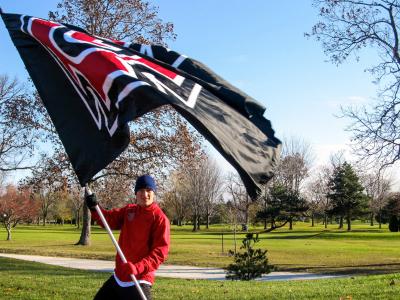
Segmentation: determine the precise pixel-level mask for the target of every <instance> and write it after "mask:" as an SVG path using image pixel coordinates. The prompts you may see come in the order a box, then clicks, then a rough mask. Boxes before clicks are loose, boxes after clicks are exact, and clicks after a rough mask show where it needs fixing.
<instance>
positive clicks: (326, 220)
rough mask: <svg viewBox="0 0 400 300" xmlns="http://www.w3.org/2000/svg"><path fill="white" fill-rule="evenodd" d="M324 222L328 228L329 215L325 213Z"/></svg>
mask: <svg viewBox="0 0 400 300" xmlns="http://www.w3.org/2000/svg"><path fill="white" fill-rule="evenodd" d="M324 224H325V228H328V215H327V214H324Z"/></svg>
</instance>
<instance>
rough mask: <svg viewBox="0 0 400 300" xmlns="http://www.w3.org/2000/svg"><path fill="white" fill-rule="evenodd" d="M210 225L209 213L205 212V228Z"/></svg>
mask: <svg viewBox="0 0 400 300" xmlns="http://www.w3.org/2000/svg"><path fill="white" fill-rule="evenodd" d="M209 225H210V215H209V214H208V213H207V218H206V228H207V229H208V227H209Z"/></svg>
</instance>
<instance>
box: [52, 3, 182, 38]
mask: <svg viewBox="0 0 400 300" xmlns="http://www.w3.org/2000/svg"><path fill="white" fill-rule="evenodd" d="M57 9H58V10H57V11H50V12H49V18H50V19H52V20H57V21H61V22H64V23H71V24H74V25H76V26H79V27H81V28H84V29H86V30H87V31H88V32H90V33H91V34H94V35H97V36H101V37H108V38H114V39H116V40H121V41H122V40H128V41H132V42H136V43H139V44H150V43H152V44H159V45H164V46H166V43H165V41H166V40H174V39H175V38H176V34H175V33H174V25H173V24H172V23H171V22H167V23H164V22H163V21H162V20H161V19H160V18H159V17H158V7H156V6H153V5H151V4H150V3H149V2H147V1H143V0H104V1H96V0H62V1H61V2H59V3H58V5H57Z"/></svg>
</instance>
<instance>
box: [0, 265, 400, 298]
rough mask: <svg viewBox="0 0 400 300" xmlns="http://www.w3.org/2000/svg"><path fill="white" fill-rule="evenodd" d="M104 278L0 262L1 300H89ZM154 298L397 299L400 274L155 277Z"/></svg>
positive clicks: (89, 273)
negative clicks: (273, 279)
mask: <svg viewBox="0 0 400 300" xmlns="http://www.w3.org/2000/svg"><path fill="white" fill-rule="evenodd" d="M108 276H109V274H107V273H95V272H89V271H81V270H74V269H66V268H61V267H54V266H48V265H44V264H39V263H33V262H25V261H20V260H14V259H7V258H0V298H1V299H2V300H11V299H13V300H14V299H41V300H46V299H51V300H53V299H92V298H93V296H94V294H95V293H96V291H97V290H98V288H99V287H100V286H101V285H102V283H103V282H104V281H105V280H106V279H107V278H108ZM153 293H154V299H156V300H157V299H163V300H169V299H171V300H178V299H185V300H190V299H193V300H195V299H196V300H197V299H211V298H212V299H213V300H230V299H232V300H233V299H260V300H261V299H296V300H298V299H398V297H399V294H400V274H399V273H397V274H386V275H371V276H355V277H348V278H342V279H323V280H310V281H287V282H254V281H253V282H237V281H234V282H233V281H208V280H179V279H166V278H158V279H157V280H156V284H155V285H154V288H153ZM211 295H212V296H211Z"/></svg>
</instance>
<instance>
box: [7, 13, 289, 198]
mask: <svg viewBox="0 0 400 300" xmlns="http://www.w3.org/2000/svg"><path fill="white" fill-rule="evenodd" d="M2 18H3V20H4V22H5V24H6V27H7V29H8V31H9V33H10V36H11V39H12V41H13V42H14V45H15V46H16V48H17V49H18V51H19V54H20V55H21V57H22V60H23V61H24V64H25V66H26V68H27V70H28V72H29V74H30V76H31V78H32V80H33V82H34V84H35V86H36V88H37V90H38V92H39V95H40V97H41V98H42V100H43V103H44V105H45V106H46V109H47V111H48V113H49V115H50V117H51V119H52V121H53V123H54V125H55V127H56V130H57V132H58V134H59V136H60V139H61V141H62V143H63V145H64V147H65V150H66V152H67V154H68V156H69V158H70V160H71V163H72V166H73V168H74V170H75V172H76V174H77V176H78V179H79V182H80V184H81V185H82V186H83V185H85V184H86V183H87V182H88V181H89V180H90V179H91V178H92V177H93V176H94V175H95V174H96V173H97V172H99V171H100V170H102V169H103V168H104V167H106V166H107V165H108V164H109V163H110V162H112V161H113V160H114V159H115V158H116V157H117V156H118V155H120V154H121V152H123V151H124V149H125V148H126V147H127V145H128V143H129V130H128V125H127V123H128V122H129V121H131V120H134V119H135V118H137V117H140V116H142V115H143V114H145V113H147V112H149V111H151V110H153V109H155V108H157V107H159V106H161V105H165V104H169V105H172V106H173V107H174V108H175V109H176V110H177V111H178V112H179V113H180V114H181V115H182V116H183V117H184V118H185V119H186V120H188V121H189V122H190V123H191V124H192V126H193V127H194V128H196V129H197V130H198V131H199V132H200V133H201V134H202V135H203V136H204V137H205V138H206V139H207V140H208V141H209V142H210V143H211V144H212V145H213V146H214V147H215V148H216V149H217V150H218V151H219V152H220V153H221V154H222V156H223V157H225V159H226V160H227V161H228V162H230V163H231V164H232V165H233V167H234V168H235V169H236V170H237V171H238V173H239V175H240V177H241V178H242V180H243V183H244V185H245V187H246V189H247V192H248V193H249V195H250V196H251V197H252V198H255V197H256V196H257V194H258V192H259V191H260V188H259V184H262V183H266V182H267V181H268V180H269V179H270V178H271V177H272V175H273V169H274V167H275V165H276V164H277V162H278V159H279V154H280V145H281V143H280V141H279V140H278V139H277V138H276V137H275V136H274V131H273V130H272V128H271V124H270V122H269V121H268V120H267V119H265V118H264V117H263V113H264V111H265V108H264V107H263V106H262V105H260V104H259V103H258V102H256V101H255V100H253V99H252V98H250V97H249V96H247V95H246V94H244V93H243V92H241V91H240V90H238V89H236V88H235V87H233V86H231V85H230V84H229V83H227V82H226V81H224V80H223V79H222V78H220V77H218V76H217V75H216V74H214V73H213V72H212V71H211V70H209V69H208V68H207V67H205V66H204V65H202V64H201V63H199V62H197V61H195V60H192V59H189V58H187V57H186V56H183V55H180V54H178V53H177V52H174V51H171V50H169V49H166V48H163V47H160V46H147V45H138V44H126V43H124V42H120V41H115V40H109V39H105V38H100V37H96V36H92V35H90V34H87V33H86V32H85V31H83V30H82V29H80V28H77V27H75V26H72V25H66V24H59V23H56V22H52V21H47V20H43V19H39V18H34V17H30V16H25V15H17V14H3V13H2Z"/></svg>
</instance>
